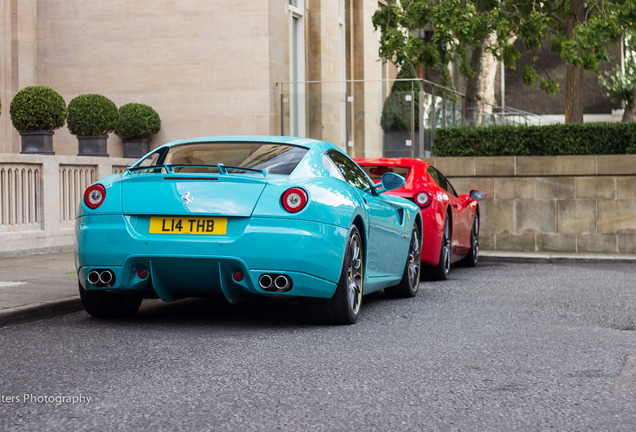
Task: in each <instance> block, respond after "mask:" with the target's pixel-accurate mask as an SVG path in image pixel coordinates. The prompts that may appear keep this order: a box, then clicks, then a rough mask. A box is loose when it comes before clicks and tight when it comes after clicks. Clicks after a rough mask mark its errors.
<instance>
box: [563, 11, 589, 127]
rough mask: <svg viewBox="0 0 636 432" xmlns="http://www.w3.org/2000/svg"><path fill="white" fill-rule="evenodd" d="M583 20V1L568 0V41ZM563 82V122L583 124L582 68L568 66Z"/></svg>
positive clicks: (566, 29)
mask: <svg viewBox="0 0 636 432" xmlns="http://www.w3.org/2000/svg"><path fill="white" fill-rule="evenodd" d="M584 20H585V0H570V12H569V13H568V19H567V22H566V26H565V35H566V37H567V39H568V40H572V39H573V38H574V28H575V27H576V26H577V25H578V24H579V23H582V22H583V21H584ZM565 80H566V82H565V122H566V123H583V66H572V65H568V66H567V70H566V75H565Z"/></svg>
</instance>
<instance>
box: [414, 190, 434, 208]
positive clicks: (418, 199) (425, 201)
mask: <svg viewBox="0 0 636 432" xmlns="http://www.w3.org/2000/svg"><path fill="white" fill-rule="evenodd" d="M432 201H433V197H432V196H431V193H430V192H429V191H422V192H418V193H417V195H415V204H417V205H418V206H420V207H422V208H426V207H428V206H430V205H431V202H432Z"/></svg>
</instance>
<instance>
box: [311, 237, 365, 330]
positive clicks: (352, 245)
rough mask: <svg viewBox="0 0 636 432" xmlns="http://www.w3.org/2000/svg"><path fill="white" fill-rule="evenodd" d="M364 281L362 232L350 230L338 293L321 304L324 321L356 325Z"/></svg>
mask: <svg viewBox="0 0 636 432" xmlns="http://www.w3.org/2000/svg"><path fill="white" fill-rule="evenodd" d="M363 281H364V250H363V248H362V238H361V237H360V231H358V228H357V227H356V226H355V225H354V226H352V227H351V229H350V230H349V238H348V239H347V247H346V249H345V254H344V258H343V262H342V272H341V273H340V280H339V282H338V286H337V288H336V292H335V294H334V295H333V297H332V298H331V299H330V300H327V301H326V302H321V303H319V305H320V309H321V317H322V320H323V321H325V322H327V323H329V324H354V323H355V322H356V321H357V320H358V317H359V316H360V306H361V305H362V285H363Z"/></svg>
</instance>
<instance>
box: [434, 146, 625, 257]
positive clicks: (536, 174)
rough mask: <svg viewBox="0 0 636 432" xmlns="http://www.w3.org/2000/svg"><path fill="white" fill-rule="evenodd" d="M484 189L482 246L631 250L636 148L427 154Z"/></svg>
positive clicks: (464, 189)
mask: <svg viewBox="0 0 636 432" xmlns="http://www.w3.org/2000/svg"><path fill="white" fill-rule="evenodd" d="M429 161H431V162H432V163H433V164H434V165H435V166H437V167H438V168H439V169H440V171H442V172H443V173H444V174H445V175H446V176H448V177H449V179H450V180H451V182H452V183H453V185H454V186H455V189H457V192H458V193H468V192H469V191H470V189H481V190H483V191H485V192H486V193H487V194H488V197H487V199H486V200H485V201H484V202H483V203H481V204H480V208H481V236H480V240H481V241H480V243H481V247H482V249H485V250H497V251H522V252H562V253H570V252H577V253H612V254H635V253H636V155H620V156H615V155H611V156H541V157H447V158H431V159H429Z"/></svg>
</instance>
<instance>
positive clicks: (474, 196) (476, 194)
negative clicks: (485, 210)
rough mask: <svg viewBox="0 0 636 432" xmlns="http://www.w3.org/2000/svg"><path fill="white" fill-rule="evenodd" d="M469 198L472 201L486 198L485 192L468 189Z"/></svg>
mask: <svg viewBox="0 0 636 432" xmlns="http://www.w3.org/2000/svg"><path fill="white" fill-rule="evenodd" d="M470 199H471V200H472V201H481V200H483V199H486V192H484V191H480V190H477V189H473V190H471V191H470Z"/></svg>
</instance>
